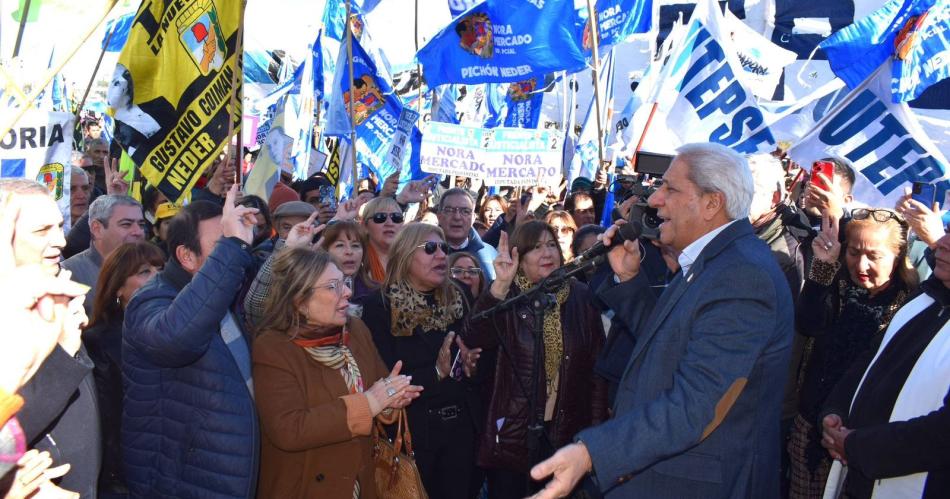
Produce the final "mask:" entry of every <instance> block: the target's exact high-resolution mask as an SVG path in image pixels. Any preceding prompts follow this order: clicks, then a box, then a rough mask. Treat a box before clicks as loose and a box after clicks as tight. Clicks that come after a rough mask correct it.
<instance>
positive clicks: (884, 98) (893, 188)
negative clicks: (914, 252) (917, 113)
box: [788, 60, 950, 208]
mask: <svg viewBox="0 0 950 499" xmlns="http://www.w3.org/2000/svg"><path fill="white" fill-rule="evenodd" d="M788 154H789V156H791V158H792V159H793V160H795V161H796V162H797V163H799V164H801V165H810V164H811V163H812V162H813V161H815V160H818V159H821V158H824V157H828V156H829V155H834V156H840V157H843V158H847V159H848V160H849V161H851V163H852V164H853V165H854V169H855V174H856V175H855V177H856V179H855V184H854V197H855V199H860V200H861V201H862V202H864V203H867V204H869V205H871V206H879V207H885V208H887V207H891V206H894V203H895V202H896V201H897V199H898V198H899V197H900V196H902V195H903V194H904V189H903V188H904V187H910V185H911V183H912V182H929V183H933V184H936V194H937V196H936V199H937V200H938V201H940V202H941V206H944V205H945V204H946V203H945V199H946V194H947V191H948V190H950V179H948V175H947V168H948V167H950V164H948V163H947V158H945V157H944V156H943V154H941V153H940V150H939V149H937V147H936V146H935V145H934V144H933V142H931V141H930V139H929V138H928V137H927V135H926V134H925V133H924V131H923V130H922V129H921V127H920V124H919V123H917V120H916V118H914V115H913V114H912V113H911V112H910V108H909V107H907V104H905V103H900V104H895V103H893V102H891V61H890V60H888V61H886V62H885V64H884V65H883V66H881V67H880V68H879V69H878V71H877V72H876V73H874V74H872V75H871V76H870V77H869V78H868V79H867V80H865V82H864V83H862V84H861V85H860V86H859V87H858V88H856V89H854V90H853V91H852V92H851V93H850V94H848V96H847V97H845V98H844V99H842V101H841V102H840V103H839V104H838V105H837V106H835V108H834V109H832V110H831V111H829V112H828V114H826V115H825V117H824V118H822V119H821V121H819V122H818V123H817V124H816V125H815V128H814V129H813V130H812V131H811V132H810V133H809V134H808V135H806V136H805V137H804V138H803V139H802V140H801V141H800V142H798V143H797V144H795V145H794V146H793V147H792V148H791V149H790V150H789V151H788Z"/></svg>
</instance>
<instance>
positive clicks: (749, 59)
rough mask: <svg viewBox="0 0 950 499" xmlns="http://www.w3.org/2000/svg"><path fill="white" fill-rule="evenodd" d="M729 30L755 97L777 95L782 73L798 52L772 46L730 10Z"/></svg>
mask: <svg viewBox="0 0 950 499" xmlns="http://www.w3.org/2000/svg"><path fill="white" fill-rule="evenodd" d="M723 21H724V27H725V30H726V31H727V32H728V33H729V36H730V37H732V46H733V48H734V49H735V51H736V56H737V57H738V58H739V63H740V64H742V69H743V70H744V71H743V72H742V73H741V74H742V79H743V80H744V81H745V84H746V85H747V86H748V87H749V90H751V91H752V93H753V94H755V95H757V96H759V97H761V98H763V99H771V98H772V95H774V94H775V87H776V86H777V85H778V82H779V78H781V76H782V70H783V69H784V68H785V66H788V65H789V64H791V63H792V62H794V61H795V58H796V55H795V52H792V51H790V50H785V49H783V48H782V47H779V46H778V45H776V44H774V43H772V42H771V41H769V39H768V38H766V37H764V36H762V35H761V34H759V33H758V32H756V31H755V30H754V29H752V28H750V27H749V26H747V25H746V24H745V23H743V22H742V21H740V20H739V18H738V17H736V16H735V14H733V13H732V11H730V10H728V9H726V13H725V15H724V18H723Z"/></svg>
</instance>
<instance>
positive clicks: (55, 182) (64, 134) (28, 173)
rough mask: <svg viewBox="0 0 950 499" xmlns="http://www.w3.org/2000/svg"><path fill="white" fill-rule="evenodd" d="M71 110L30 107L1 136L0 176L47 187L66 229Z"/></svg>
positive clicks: (67, 224)
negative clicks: (31, 181) (11, 127)
mask: <svg viewBox="0 0 950 499" xmlns="http://www.w3.org/2000/svg"><path fill="white" fill-rule="evenodd" d="M74 118H75V117H74V116H73V114H72V113H57V112H45V111H39V110H30V111H29V112H27V113H26V114H25V115H24V116H23V117H22V118H20V120H19V121H17V125H16V126H15V127H14V128H13V129H12V130H10V132H9V133H8V134H7V135H6V136H5V137H2V138H0V176H2V177H3V178H29V179H33V180H36V181H38V182H39V183H41V184H43V185H45V186H46V187H47V189H49V191H50V194H52V196H53V198H54V199H55V200H56V203H57V204H58V205H59V209H60V211H61V212H62V214H63V220H64V221H65V224H66V225H65V228H66V230H69V223H70V220H69V180H70V179H69V176H70V174H71V168H72V164H71V162H72V151H73V147H72V138H73V120H74Z"/></svg>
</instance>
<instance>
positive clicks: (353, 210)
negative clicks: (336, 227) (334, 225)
mask: <svg viewBox="0 0 950 499" xmlns="http://www.w3.org/2000/svg"><path fill="white" fill-rule="evenodd" d="M362 204H363V203H360V202H359V200H356V199H347V200H346V201H343V202H342V203H340V205H339V206H338V207H337V209H336V215H334V216H333V220H340V221H343V220H353V219H355V218H356V215H358V214H359V212H360V206H362Z"/></svg>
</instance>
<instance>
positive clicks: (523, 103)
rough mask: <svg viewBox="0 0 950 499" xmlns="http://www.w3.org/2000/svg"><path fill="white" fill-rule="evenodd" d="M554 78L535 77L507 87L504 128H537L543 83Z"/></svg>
mask: <svg viewBox="0 0 950 499" xmlns="http://www.w3.org/2000/svg"><path fill="white" fill-rule="evenodd" d="M548 80H550V84H551V85H553V84H554V78H553V77H552V76H548V77H536V78H529V79H527V80H522V81H516V82H514V83H511V84H509V85H508V89H507V91H506V92H505V126H507V127H515V128H537V127H538V118H540V117H541V101H543V100H544V89H545V88H546V87H547V85H545V83H547V82H548Z"/></svg>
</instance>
